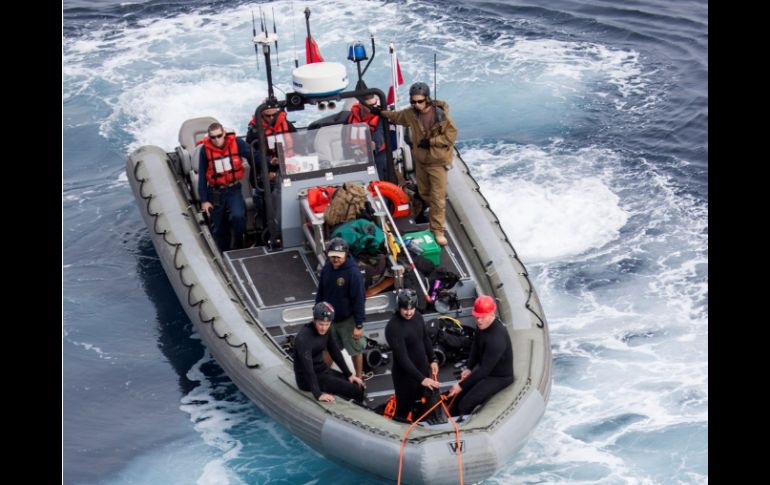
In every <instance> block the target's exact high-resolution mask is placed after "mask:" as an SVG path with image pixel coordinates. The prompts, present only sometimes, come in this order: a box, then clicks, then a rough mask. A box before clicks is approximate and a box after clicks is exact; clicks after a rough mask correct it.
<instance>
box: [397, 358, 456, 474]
mask: <svg viewBox="0 0 770 485" xmlns="http://www.w3.org/2000/svg"><path fill="white" fill-rule="evenodd" d="M433 380H438V375H437V373H435V372H434V373H433ZM454 397H455V398H456V397H457V395H455V396H454ZM446 399H447V397H446V396H444V395H443V394H440V395H439V400H438V402H437V403H436V404H434V405H433V406H431V408H430V409H428V410H427V411H425V413H423V415H422V416H420V418H419V419H418V420H417V421H415V422H413V423H412V424H411V425H409V428H407V430H406V433H404V437H403V438H402V439H401V450H400V451H399V456H398V482H397V484H398V485H401V471H402V470H403V467H404V450H405V449H406V438H407V437H408V436H409V433H411V432H412V429H414V427H415V426H417V423H419V422H420V421H422V420H423V419H425V416H427V415H428V414H430V413H431V412H433V410H434V409H436V407H438V405H439V404H441V407H442V408H443V409H444V413H446V415H447V418H449V422H451V423H452V426H453V427H454V429H455V443H456V444H457V466H458V468H459V470H460V485H463V458H462V449H461V448H460V428H458V427H457V423H455V420H454V418H452V414H451V413H450V412H449V409H448V408H447V406H446V405H445V404H444V401H446ZM454 401H455V400H454V398H453V399H452V402H450V403H449V407H452V403H454Z"/></svg>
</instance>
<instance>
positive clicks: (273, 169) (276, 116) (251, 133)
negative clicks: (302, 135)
mask: <svg viewBox="0 0 770 485" xmlns="http://www.w3.org/2000/svg"><path fill="white" fill-rule="evenodd" d="M263 103H265V104H266V105H267V106H266V107H265V109H263V110H262V114H261V116H260V118H261V122H262V129H263V130H264V131H265V137H266V138H267V141H268V146H267V147H266V148H267V150H266V153H267V160H268V161H267V167H268V174H269V175H268V176H269V178H270V191H271V192H272V191H273V189H274V188H275V178H276V176H277V175H278V170H279V169H280V165H279V164H278V152H277V150H276V148H275V142H276V141H279V142H281V143H282V144H283V153H284V156H285V157H290V156H292V155H294V144H293V142H292V138H291V135H281V134H282V133H292V132H295V131H297V128H295V127H294V125H293V124H292V122H291V121H289V120H287V119H286V112H285V111H283V110H281V108H279V107H278V100H277V99H275V98H274V97H269V98H265V100H264V101H263ZM255 140H257V113H256V111H255V112H254V114H253V115H252V116H251V120H250V121H249V127H248V132H247V133H246V143H248V144H249V146H253V147H254V158H255V159H256V160H257V161H258V160H259V156H260V155H259V143H254V141H255ZM261 175H262V173H261V169H260V167H259V164H255V166H254V170H252V171H251V183H252V186H253V187H258V188H259V187H262V188H263V189H264V186H263V184H262V180H261ZM263 205H264V202H263V199H262V196H261V195H259V194H255V195H254V208H255V210H256V212H257V213H258V214H262V213H263Z"/></svg>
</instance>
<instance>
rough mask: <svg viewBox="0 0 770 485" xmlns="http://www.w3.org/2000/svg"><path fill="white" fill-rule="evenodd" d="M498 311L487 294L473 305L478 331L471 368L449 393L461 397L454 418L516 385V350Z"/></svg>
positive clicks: (469, 362)
mask: <svg viewBox="0 0 770 485" xmlns="http://www.w3.org/2000/svg"><path fill="white" fill-rule="evenodd" d="M496 309H497V305H496V304H495V300H494V299H492V297H491V296H487V295H481V296H480V297H478V298H476V302H475V304H474V305H473V316H474V317H475V318H476V327H477V328H478V330H477V331H476V336H475V337H474V339H473V345H472V346H471V355H470V357H469V358H468V368H467V369H465V370H464V371H463V372H462V374H460V382H458V383H457V384H455V385H454V386H452V389H451V390H450V391H449V397H452V396H454V395H457V398H456V399H455V402H454V404H453V406H452V409H451V411H450V412H451V413H452V415H454V416H459V415H462V414H468V413H470V412H471V411H473V409H474V408H475V407H476V406H477V405H479V404H483V403H485V402H486V401H487V400H488V399H489V398H490V397H492V396H493V395H495V393H497V392H498V391H500V390H501V389H503V388H504V387H506V386H509V385H511V384H512V383H513V347H512V346H511V339H510V337H508V332H507V331H506V330H505V327H504V326H503V322H501V321H500V320H499V319H498V318H497V317H495V310H496Z"/></svg>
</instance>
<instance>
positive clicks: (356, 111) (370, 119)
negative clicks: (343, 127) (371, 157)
mask: <svg viewBox="0 0 770 485" xmlns="http://www.w3.org/2000/svg"><path fill="white" fill-rule="evenodd" d="M379 122H380V117H379V116H378V115H374V114H372V113H369V114H368V115H367V116H361V104H360V103H356V104H354V105H353V106H352V107H351V108H350V115H349V116H348V124H349V125H352V124H354V123H366V124H367V125H369V132H370V133H374V132H375V131H376V130H377V125H378V124H379ZM350 142H351V143H353V144H356V145H363V144H364V143H366V136H364V135H363V134H362V133H359V132H358V131H357V130H355V129H351V130H350ZM384 149H385V143H382V144H381V145H380V146H378V147H377V148H376V150H375V151H377V152H381V151H382V150H384Z"/></svg>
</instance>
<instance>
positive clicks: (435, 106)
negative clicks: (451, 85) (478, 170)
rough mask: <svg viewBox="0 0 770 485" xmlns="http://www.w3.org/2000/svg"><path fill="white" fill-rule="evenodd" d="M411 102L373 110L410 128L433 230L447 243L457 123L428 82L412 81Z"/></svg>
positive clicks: (419, 188) (418, 180)
mask: <svg viewBox="0 0 770 485" xmlns="http://www.w3.org/2000/svg"><path fill="white" fill-rule="evenodd" d="M409 104H411V105H412V107H411V108H405V109H402V110H399V111H382V112H380V108H379V107H374V108H373V112H374V113H375V114H380V116H382V117H383V118H387V119H388V121H391V122H393V123H396V124H398V125H403V126H406V127H408V128H409V137H410V138H411V140H412V143H410V146H411V147H412V157H413V158H414V166H415V169H414V170H415V175H417V189H418V190H419V192H420V196H421V197H422V198H423V199H424V200H427V201H428V206H429V207H430V230H431V231H432V232H433V235H434V236H435V237H436V242H437V243H438V244H440V245H441V246H445V245H446V244H447V239H446V237H445V236H444V222H445V221H444V216H445V214H446V184H447V171H449V169H450V168H451V167H452V158H453V156H454V143H455V140H456V139H457V126H456V125H455V123H454V121H453V120H452V118H451V117H450V116H449V105H448V104H447V103H445V102H444V101H439V100H437V99H431V97H430V87H429V86H428V85H427V84H425V83H422V82H417V83H414V84H412V86H411V87H410V88H409Z"/></svg>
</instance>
